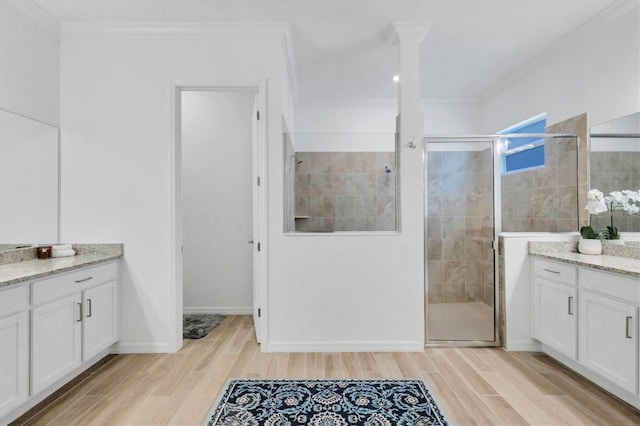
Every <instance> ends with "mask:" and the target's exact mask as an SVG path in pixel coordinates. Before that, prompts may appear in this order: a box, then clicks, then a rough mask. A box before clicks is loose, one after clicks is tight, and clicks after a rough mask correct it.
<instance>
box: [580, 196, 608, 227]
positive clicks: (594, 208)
mask: <svg viewBox="0 0 640 426" xmlns="http://www.w3.org/2000/svg"><path fill="white" fill-rule="evenodd" d="M584 209H585V210H586V211H588V212H589V226H583V227H582V228H580V235H581V236H582V238H584V239H585V240H597V239H599V238H600V234H599V233H598V232H596V231H594V230H593V227H591V216H592V215H599V214H600V213H604V212H606V211H607V204H606V203H605V201H604V194H603V193H602V191H600V190H597V189H592V190H590V191H589V192H588V193H587V205H586V206H585V207H584Z"/></svg>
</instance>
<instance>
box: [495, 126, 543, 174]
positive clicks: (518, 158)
mask: <svg viewBox="0 0 640 426" xmlns="http://www.w3.org/2000/svg"><path fill="white" fill-rule="evenodd" d="M546 127H547V119H546V118H542V119H540V120H538V121H535V122H532V123H528V124H526V125H524V126H522V127H520V128H516V129H513V130H508V131H506V132H504V133H509V134H523V133H544V131H545V128H546ZM539 141H540V138H509V140H508V141H507V150H512V149H514V148H518V147H521V146H525V145H529V144H533V143H535V142H539ZM504 156H505V158H504V165H505V170H504V172H514V171H518V170H522V169H528V168H531V167H539V166H544V145H541V146H538V147H535V148H532V149H527V150H525V151H521V152H516V153H513V154H508V155H506V154H504Z"/></svg>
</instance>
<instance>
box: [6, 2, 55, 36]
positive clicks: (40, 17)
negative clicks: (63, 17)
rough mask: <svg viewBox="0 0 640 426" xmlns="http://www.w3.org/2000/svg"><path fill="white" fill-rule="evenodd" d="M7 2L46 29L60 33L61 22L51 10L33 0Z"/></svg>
mask: <svg viewBox="0 0 640 426" xmlns="http://www.w3.org/2000/svg"><path fill="white" fill-rule="evenodd" d="M6 3H7V4H8V5H9V6H10V7H13V8H14V9H16V10H17V11H19V12H20V13H22V14H23V15H24V16H26V17H27V18H29V19H31V20H32V21H34V22H35V23H37V24H39V25H40V27H41V28H43V29H44V30H45V31H48V32H49V33H52V34H54V35H56V36H59V35H60V22H58V20H57V19H56V18H55V17H54V16H53V15H51V14H50V13H49V12H47V11H46V10H44V9H43V8H41V7H40V6H38V5H37V4H36V3H35V2H34V1H33V0H6Z"/></svg>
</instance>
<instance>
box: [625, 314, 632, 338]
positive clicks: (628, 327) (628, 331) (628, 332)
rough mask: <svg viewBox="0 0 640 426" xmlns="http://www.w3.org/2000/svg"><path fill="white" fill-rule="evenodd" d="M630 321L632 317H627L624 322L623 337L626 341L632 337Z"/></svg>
mask: <svg viewBox="0 0 640 426" xmlns="http://www.w3.org/2000/svg"><path fill="white" fill-rule="evenodd" d="M632 319H633V317H627V321H626V323H627V324H626V326H627V330H626V332H625V337H626V338H627V339H633V336H631V320H632Z"/></svg>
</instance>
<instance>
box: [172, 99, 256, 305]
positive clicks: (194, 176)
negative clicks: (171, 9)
mask: <svg viewBox="0 0 640 426" xmlns="http://www.w3.org/2000/svg"><path fill="white" fill-rule="evenodd" d="M255 98H256V93H255V92H251V91H201V90H200V91H184V92H183V93H182V141H181V142H182V167H181V169H182V186H181V193H182V200H183V204H182V206H183V210H182V214H183V239H182V241H183V247H184V252H183V277H184V279H183V289H184V300H183V304H184V310H185V312H200V313H205V312H208V313H222V314H231V313H235V314H238V313H243V314H249V313H251V309H252V306H253V250H252V249H253V247H252V246H251V245H250V244H248V240H251V239H252V238H253V234H252V226H253V224H252V221H253V217H252V202H253V200H252V189H253V186H252V181H253V179H252V167H251V165H252V162H251V155H252V152H251V150H252V139H251V136H252V132H251V128H252V125H253V120H255V118H254V117H253V106H254V101H255Z"/></svg>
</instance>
